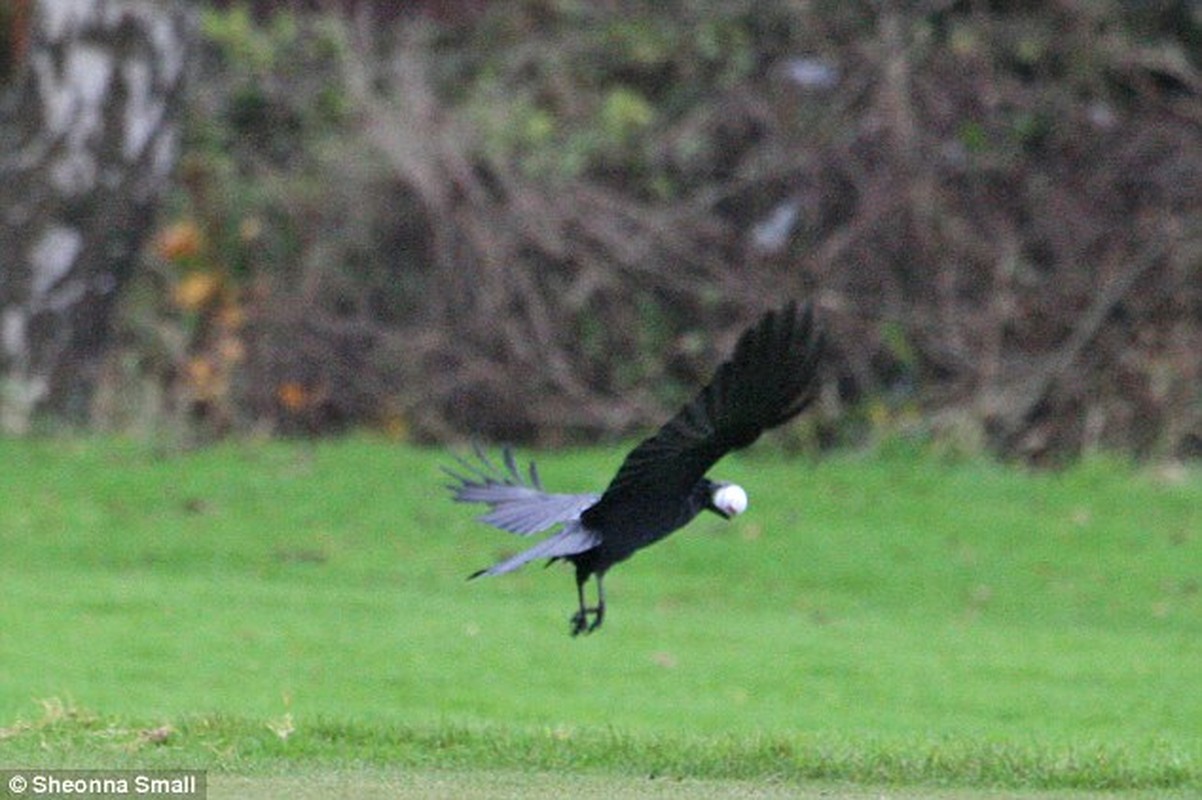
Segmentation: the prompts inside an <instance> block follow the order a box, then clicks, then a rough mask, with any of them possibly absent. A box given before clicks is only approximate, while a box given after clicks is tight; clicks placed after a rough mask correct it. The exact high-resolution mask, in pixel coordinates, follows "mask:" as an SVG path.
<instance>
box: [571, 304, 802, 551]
mask: <svg viewBox="0 0 1202 800" xmlns="http://www.w3.org/2000/svg"><path fill="white" fill-rule="evenodd" d="M822 344H823V338H822V335H821V333H820V332H819V331H817V330H816V327H815V324H814V315H813V311H812V310H811V308H810V307H809V306H808V305H806V306H798V305H797V304H796V303H791V304H789V305H787V306H785V307H784V308H781V309H779V310H776V311H770V312H768V313H767V314H765V315H764V316H763V317H761V318H760V320H759V321H758V322H757V323H756V324H755V325H753V326H752V327H751V328H748V329H747V330H746V331H745V332H744V333H743V335H742V336H741V337H740V338H739V342H738V344H737V345H736V346H735V351H734V353H733V355H731V357H730V359H728V360H727V361H726V363H724V364H723V365H722V366H720V367H719V368H718V371H717V372H716V373H715V374H714V377H713V379H712V380H711V381H710V383H709V385H707V386H706V387H705V388H704V389H702V390H701V391H700V392H699V393H698V394H697V396H696V397H694V398H693V400H692V401H691V402H689V403H688V404H687V405H685V407H684V408H682V409H681V410H680V411H679V412H677V414H676V416H674V417H672V419H670V420H669V421H668V422H667V423H665V424H664V426H663V427H662V428H660V429H659V431H658V432H656V433H655V434H654V435H653V436H651V437H650V438H648V439H646V440H644V441H643V442H642V443H641V444H639V445H638V446H637V447H635V448H634V450H632V451H631V452H630V454H629V455H627V456H626V460H625V461H624V462H623V463H622V466H621V468H619V470H618V473H617V475H615V476H614V479H613V481H612V482H611V483H610V484H609V487H608V488H607V489H606V490H605V493H604V494H603V495H602V496H601V499H600V500H599V501H598V502H597V503H596V504H595V505H593V506H592V507H590V508H589V509H587V511H585V512H584V514H583V516H582V520H583V522H584V524H585V525H586V526H587V527H589V528H593V529H595V530H605V525H606V521H607V520H610V521H613V520H616V519H617V518H619V517H621V516H624V515H628V514H630V513H634V512H636V511H637V510H638V509H639V508H640V507H641V506H642V505H643V504H648V503H654V502H657V501H662V500H669V499H670V500H675V499H677V498H680V497H683V496H685V495H687V494H688V493H689V492H690V491H691V490H692V489H693V487H694V486H695V485H696V483H697V482H698V481H699V480H700V479H701V478H702V477H703V476H704V475H705V473H706V472H707V471H708V470H709V468H710V467H711V466H713V464H714V462H716V461H717V460H718V459H720V458H722V456H724V455H726V454H727V453H728V452H730V451H731V450H737V449H739V448H742V447H746V446H747V445H749V444H751V443H752V442H754V441H755V440H756V439H758V438H759V436H760V434H762V433H763V432H764V431H765V430H767V429H769V428H773V427H776V426H777V425H780V424H782V423H784V422H787V421H788V420H790V419H792V418H793V417H794V416H796V415H797V414H799V413H800V412H801V411H802V410H803V409H804V408H805V407H806V406H807V405H809V404H810V402H811V401H812V400H813V399H814V396H815V394H816V390H817V379H816V378H817V371H818V361H819V359H820V358H821V355H822Z"/></svg>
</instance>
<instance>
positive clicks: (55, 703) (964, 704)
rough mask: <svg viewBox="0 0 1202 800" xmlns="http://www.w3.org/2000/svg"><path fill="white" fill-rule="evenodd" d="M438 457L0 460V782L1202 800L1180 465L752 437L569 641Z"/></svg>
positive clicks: (241, 450) (583, 460) (1199, 551)
mask: <svg viewBox="0 0 1202 800" xmlns="http://www.w3.org/2000/svg"><path fill="white" fill-rule="evenodd" d="M620 457H621V452H620V449H617V450H604V451H601V450H598V451H586V452H571V453H559V454H545V455H542V456H540V459H539V460H540V468H541V471H542V473H543V477H544V480H546V481H547V482H548V483H549V484H550V485H551V486H552V487H554V488H559V489H562V490H565V491H572V490H584V489H593V488H598V487H600V486H603V485H604V483H605V481H606V480H607V478H608V477H609V475H611V474H612V472H613V470H614V469H615V468H616V466H617V461H618V460H619V459H620ZM441 459H442V455H441V454H440V453H437V452H431V451H423V450H420V449H414V448H409V447H401V446H396V445H391V444H387V443H383V442H378V441H372V440H365V439H352V440H347V441H341V442H329V443H321V444H317V445H312V446H308V445H301V444H284V443H267V444H242V445H225V446H221V447H217V448H213V449H211V450H206V451H201V452H196V453H191V454H187V455H165V456H160V455H156V454H155V453H154V452H153V451H152V450H151V449H150V448H149V447H148V446H144V445H139V444H132V443H124V442H119V441H111V440H95V439H84V440H43V441H34V442H17V441H0V461H2V463H4V464H5V465H6V467H7V468H6V469H4V470H3V471H2V474H0V552H2V553H3V556H2V558H0V585H2V587H3V589H2V595H0V767H4V766H32V765H42V766H154V765H158V766H173V767H178V766H196V767H205V768H209V769H211V770H213V771H214V772H215V774H217V775H229V776H260V777H261V778H262V779H263V780H271V781H281V780H283V781H285V782H286V781H287V780H291V779H294V778H295V776H296V774H297V773H298V772H299V773H304V774H306V775H312V776H313V778H312V779H313V781H315V782H316V783H318V784H320V783H321V782H322V781H323V780H326V779H328V778H329V776H330V775H333V774H339V771H340V770H341V771H346V770H350V771H351V772H352V773H353V774H360V773H361V771H366V773H363V774H367V775H369V776H374V777H369V778H368V779H366V780H368V781H369V782H370V781H373V780H374V781H377V782H379V783H380V784H381V785H383V786H385V787H387V786H390V785H391V783H390V782H391V781H394V780H395V779H396V776H398V775H405V776H409V777H410V778H412V777H413V776H415V775H417V776H426V778H427V779H429V780H434V781H435V782H437V781H442V780H444V779H445V778H446V776H447V775H456V776H465V775H466V776H473V775H474V776H477V777H478V776H480V775H492V776H494V777H495V776H496V775H511V776H512V775H517V776H526V777H523V778H515V779H514V780H517V781H518V782H519V783H521V782H522V781H524V780H527V779H528V778H529V776H551V775H557V774H558V775H559V777H557V778H555V779H554V780H555V781H565V780H579V781H585V782H586V783H587V782H588V781H591V780H594V779H597V780H602V782H603V783H604V781H630V780H639V781H643V780H648V776H656V777H657V778H659V779H661V780H660V781H659V783H653V784H647V785H648V786H651V785H657V786H658V785H664V784H663V781H665V780H667V781H709V782H716V783H713V784H712V785H716V786H723V785H725V784H723V783H722V782H724V781H736V782H739V781H742V782H748V785H755V786H759V787H761V788H762V787H766V786H767V787H770V786H777V785H783V786H786V787H788V786H792V787H794V788H796V787H797V786H799V785H809V784H810V782H815V781H816V782H819V783H820V784H821V785H822V786H831V785H835V786H847V785H851V786H853V787H854V786H879V785H889V786H894V787H897V786H932V785H942V786H951V787H978V788H979V787H1001V788H1002V789H1007V790H1019V789H1024V790H1025V789H1080V790H1158V791H1159V790H1163V791H1171V792H1177V791H1180V792H1187V791H1193V790H1197V789H1199V788H1202V761H1200V756H1202V681H1200V680H1199V678H1202V596H1200V595H1202V591H1200V583H1202V473H1199V472H1198V471H1197V470H1196V469H1194V470H1190V469H1177V470H1168V469H1154V468H1142V469H1141V468H1133V467H1130V466H1127V465H1124V464H1122V463H1118V462H1115V461H1108V460H1105V459H1094V460H1091V461H1089V462H1087V463H1085V464H1083V465H1081V466H1078V467H1076V468H1074V469H1071V470H1069V471H1067V472H1062V473H1038V474H1031V473H1026V472H1023V471H1020V470H1017V469H1012V468H1003V467H1000V466H996V465H992V464H988V463H979V462H973V461H966V462H960V463H955V464H950V463H944V462H941V461H939V460H938V459H935V458H933V457H931V456H930V455H928V454H925V453H922V452H920V451H917V450H913V449H908V448H906V447H904V446H895V447H893V448H887V449H886V450H884V451H882V452H878V453H874V454H871V455H854V454H846V455H839V456H834V457H831V458H828V459H824V460H822V461H819V462H810V461H805V460H796V459H786V458H784V457H781V456H779V455H777V454H774V453H773V452H772V450H771V448H770V447H766V448H761V449H760V450H758V451H752V452H751V453H748V454H746V455H741V456H739V457H734V458H731V459H728V460H727V461H726V462H723V464H721V465H720V466H719V468H718V470H716V474H718V475H720V476H721V477H724V478H729V479H733V480H737V481H739V482H740V483H742V484H743V485H744V486H745V487H746V488H747V489H748V492H749V494H750V496H751V507H750V509H749V511H748V513H747V514H745V515H744V516H743V517H741V518H740V519H739V520H737V521H735V522H733V523H727V522H724V521H722V520H720V519H718V518H717V517H708V515H707V517H708V518H706V519H702V520H699V521H698V522H695V523H694V524H693V525H692V526H691V527H690V528H688V529H687V530H686V531H684V532H681V533H679V534H677V535H676V536H673V537H671V538H669V539H668V540H666V541H664V542H663V543H661V544H658V545H656V546H655V547H654V548H652V549H650V550H648V551H646V552H644V553H641V554H640V555H638V556H636V557H635V558H634V559H633V560H631V561H630V562H628V563H627V564H624V565H622V566H620V567H618V568H617V569H615V570H614V572H613V573H611V575H610V578H609V580H608V581H607V589H608V594H609V600H610V604H611V608H610V613H609V615H608V616H607V619H606V625H605V627H604V628H603V629H602V630H601V631H599V632H598V633H596V634H594V635H593V636H591V637H587V638H582V639H578V640H574V639H571V638H570V637H569V636H568V635H567V631H568V625H567V617H568V614H569V613H570V611H571V610H572V605H573V603H574V591H573V584H572V579H571V573H570V570H569V569H567V568H565V567H562V566H553V567H552V568H550V569H549V570H545V571H544V570H542V569H539V568H537V567H529V568H527V569H526V570H524V571H522V572H520V573H518V574H515V575H511V576H505V577H503V578H498V579H490V580H485V581H478V582H473V583H467V582H465V581H464V577H465V576H466V575H467V574H468V573H469V572H471V571H472V570H473V569H476V568H478V567H480V566H483V565H486V564H488V563H489V562H490V561H491V560H492V559H494V558H496V557H499V556H501V555H503V554H505V553H507V552H511V551H512V550H513V549H514V548H516V547H518V546H521V545H523V544H525V542H522V541H521V540H517V539H515V538H513V537H510V536H508V535H506V534H504V533H501V532H497V531H492V530H491V529H487V528H485V527H483V526H481V525H478V524H477V523H474V522H473V521H472V517H473V510H472V509H470V508H467V507H462V506H455V505H453V504H451V503H450V502H448V501H447V499H446V498H445V496H444V492H443V490H442V488H441V484H442V482H443V481H442V479H441V476H440V474H439V473H438V471H437V464H438V463H439V461H440V460H441ZM272 776H274V777H272ZM431 776H432V777H431ZM590 776H592V777H590ZM596 776H601V777H600V778H597V777H596ZM232 779H233V778H232V777H231V780H232ZM469 780H470V778H469ZM533 780H538V778H537V777H535V778H533ZM272 785H274V784H272ZM455 786H456V787H457V788H455V791H458V792H460V793H461V794H464V795H465V796H466V795H471V792H470V791H466V790H465V789H464V788H463V786H462V785H460V784H455ZM556 787H558V788H556ZM576 788H579V787H576ZM728 788H729V787H728ZM562 789H563V786H562V784H561V783H553V784H552V790H555V791H558V790H562ZM572 791H576V789H572ZM717 791H719V792H720V791H721V790H717ZM824 791H825V790H824ZM839 791H843V792H844V796H847V797H852V796H858V795H856V794H855V790H853V789H849V790H839ZM281 793H283V794H293V796H295V794H294V793H291V792H288V791H285V790H281ZM451 793H452V794H453V792H451ZM523 793H525V794H526V795H527V796H535V795H537V792H534V791H533V790H531V789H530V788H529V787H526V789H522V790H519V791H515V793H514V794H515V796H520V795H521V794H523ZM581 793H583V790H581ZM623 793H624V794H626V793H627V792H623ZM645 796H668V795H653V794H647V795H645ZM714 796H719V795H718V794H715V795H714ZM764 796H771V795H764ZM832 796H840V795H839V794H838V793H836V794H835V795H832ZM981 796H987V795H981ZM988 796H992V795H988ZM998 796H1001V795H998ZM1006 796H1011V795H1006ZM1013 796H1020V795H1013Z"/></svg>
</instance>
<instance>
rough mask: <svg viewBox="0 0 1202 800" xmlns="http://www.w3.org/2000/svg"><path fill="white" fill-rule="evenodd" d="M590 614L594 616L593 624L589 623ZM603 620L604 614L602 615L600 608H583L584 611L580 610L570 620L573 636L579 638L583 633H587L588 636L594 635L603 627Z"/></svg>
mask: <svg viewBox="0 0 1202 800" xmlns="http://www.w3.org/2000/svg"><path fill="white" fill-rule="evenodd" d="M589 614H592V615H593V621H592V623H589V621H588V615H589ZM602 618H603V614H602V611H601V609H598V608H582V609H580V610H579V611H577V612H576V613H575V614H573V615H572V617H571V619H569V620H568V621H569V622H570V623H571V625H572V635H573V636H579V635H580V634H582V633H586V634H587V633H592V632H593V631H595V630H597V628H600V627H601V620H602Z"/></svg>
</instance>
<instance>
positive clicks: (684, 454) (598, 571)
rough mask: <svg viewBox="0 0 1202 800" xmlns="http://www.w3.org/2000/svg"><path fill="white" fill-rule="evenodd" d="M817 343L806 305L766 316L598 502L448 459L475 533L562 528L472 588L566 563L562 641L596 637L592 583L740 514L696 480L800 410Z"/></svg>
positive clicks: (501, 468) (515, 473) (716, 488)
mask: <svg viewBox="0 0 1202 800" xmlns="http://www.w3.org/2000/svg"><path fill="white" fill-rule="evenodd" d="M822 341H823V340H822V335H821V333H819V332H818V331H817V330H816V327H815V324H814V315H813V312H812V311H811V309H810V307H809V306H808V305H807V306H804V307H799V306H798V305H797V304H796V303H791V304H789V305H787V306H785V307H784V308H782V309H780V310H777V311H771V312H768V313H767V314H765V315H764V316H763V317H761V318H760V320H759V322H757V323H756V324H755V325H753V326H752V327H750V328H748V329H747V330H746V331H745V332H744V333H743V335H742V336H741V337H740V338H739V342H738V344H737V345H735V351H734V355H732V356H731V357H730V359H729V360H728V361H727V362H726V363H725V364H723V365H722V366H720V367H719V368H718V371H717V373H716V374H715V375H714V377H713V379H712V380H711V381H710V383H709V385H708V386H706V387H705V388H704V389H702V390H701V391H700V392H699V393H698V394H697V396H696V397H694V398H693V400H692V401H691V402H690V403H688V404H687V405H686V406H685V407H684V408H682V409H681V410H680V411H679V412H678V413H677V414H676V416H674V417H672V419H670V420H668V422H667V423H666V424H665V425H664V426H663V427H662V428H660V429H659V431H657V432H656V433H655V435H654V436H651V437H650V438H648V439H646V440H644V441H643V442H642V443H640V444H639V445H638V446H637V447H635V448H634V450H632V451H631V452H630V454H629V455H627V456H626V460H625V461H624V462H622V466H621V468H619V469H618V474H617V475H616V476H614V479H613V481H612V482H611V483H610V484H609V487H608V488H607V489H606V490H605V492H604V493H602V494H600V495H597V494H553V493H550V492H546V491H544V490H543V485H542V481H541V480H540V479H539V475H538V470H537V469H536V468H535V466H534V464H533V463H531V464H530V467H529V474H528V475H527V476H523V475H522V473H521V472H520V471H519V469H518V466H517V463H516V461H515V460H514V456H513V452H512V451H511V450H509V449H508V448H506V449H505V450H504V451H503V462H504V463H503V465H498V464H496V463H494V462H493V461H491V460H490V459H489V458H488V456H487V455H485V454H484V452H483V450H481V449H480V448H479V447H477V448H476V456H477V458H478V459H479V462H478V463H469V462H468V461H466V460H464V459H459V464H460V467H461V468H462V470H461V471H458V472H457V471H455V470H453V469H447V470H446V471H447V473H448V474H449V475H450V476H451V477H452V478H453V479H454V480H455V483H454V484H452V485H451V486H449V487H448V488H450V490H451V492H452V494H453V495H454V498H455V500H457V501H459V502H464V503H485V504H487V505H488V506H489V512H488V513H487V514H485V515H484V516H482V517H481V518H480V520H481V521H482V522H486V523H488V524H489V525H493V526H495V527H497V528H501V529H502V530H506V531H509V532H511V533H516V534H519V535H521V536H528V535H530V534H533V533H540V532H542V531H545V530H547V529H549V528H552V527H554V526H556V525H561V526H562V527H561V529H560V530H559V531H558V532H557V533H555V534H554V535H553V536H549V537H547V538H546V539H544V540H542V541H541V542H539V543H538V544H537V545H535V546H534V547H532V548H530V549H529V550H525V551H523V552H521V553H518V554H517V555H515V556H513V557H512V558H508V559H506V560H504V561H502V562H500V563H498V564H495V565H494V566H492V567H489V568H488V569H482V570H480V571H479V572H476V573H474V574H473V575H472V576H471V577H472V578H476V577H479V576H480V575H500V574H502V573H505V572H511V571H512V570H515V569H517V568H518V567H520V566H522V565H523V564H525V563H526V562H528V561H533V560H535V559H539V558H548V559H550V560H551V562H553V561H558V560H561V559H562V560H566V561H570V562H572V564H574V565H575V567H576V594H577V598H578V600H579V609H578V610H577V611H576V613H575V614H573V615H572V617H571V624H572V635H573V636H575V635H578V634H580V633H586V632H590V633H591V632H592V631H594V630H596V629H597V628H599V627H601V622H602V621H603V620H604V619H605V588H604V586H603V585H602V580H603V579H604V577H605V573H606V571H607V570H608V569H609V568H610V567H612V566H613V565H614V564H617V563H618V562H619V561H624V560H625V559H627V558H629V557H630V556H631V555H632V554H633V553H634V552H635V551H636V550H639V549H641V548H644V547H646V546H647V545H649V544H653V543H654V542H657V541H659V540H660V539H662V538H664V537H665V536H667V535H668V534H670V533H672V532H673V531H675V530H676V529H677V528H680V527H682V526H684V525H685V524H687V523H688V522H689V521H690V520H692V519H693V517H695V516H697V515H698V514H699V513H701V512H702V511H712V512H714V513H715V514H718V515H719V516H722V517H725V518H726V519H730V518H731V517H734V516H735V515H737V514H740V513H742V512H743V511H744V510H745V509H746V508H747V493H746V492H744V491H743V489H742V488H741V487H739V486H737V485H735V484H733V483H726V482H723V481H716V480H712V479H711V478H708V477H706V472H707V471H708V470H709V468H710V467H711V466H713V464H714V463H715V462H716V461H718V459H720V458H722V456H724V455H726V454H727V453H729V452H730V451H731V450H737V449H739V448H741V447H746V446H747V445H749V444H751V443H752V442H754V441H755V440H756V439H758V438H759V436H760V434H761V433H763V432H764V431H765V430H767V429H769V428H773V427H776V426H777V425H780V424H782V423H784V422H787V421H788V420H790V419H792V418H793V417H794V416H796V415H797V414H799V413H800V412H801V411H802V410H803V409H804V408H805V407H806V406H808V405H809V404H810V402H811V401H812V400H813V399H814V396H815V393H816V389H817V383H818V382H817V371H818V370H817V368H818V360H819V358H820V357H821V353H822ZM548 563H550V562H548ZM590 575H595V576H596V577H597V605H595V606H593V607H589V606H588V605H587V604H586V603H585V600H584V585H585V583H586V582H587V581H588V579H589V576H590ZM590 615H591V617H592V621H591V623H590V620H589V617H590Z"/></svg>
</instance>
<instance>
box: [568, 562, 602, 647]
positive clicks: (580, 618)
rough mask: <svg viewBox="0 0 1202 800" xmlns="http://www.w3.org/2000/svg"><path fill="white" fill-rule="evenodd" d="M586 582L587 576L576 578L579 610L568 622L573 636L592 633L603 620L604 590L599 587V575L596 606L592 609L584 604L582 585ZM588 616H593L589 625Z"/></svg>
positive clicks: (599, 577)
mask: <svg viewBox="0 0 1202 800" xmlns="http://www.w3.org/2000/svg"><path fill="white" fill-rule="evenodd" d="M587 580H588V576H587V575H583V576H582V575H577V576H576V598H577V600H578V601H579V603H580V608H579V610H578V611H577V612H576V613H575V614H573V615H572V618H571V620H570V622H571V623H572V635H573V636H579V635H580V634H582V633H592V632H593V631H595V630H597V628H600V627H601V621H602V620H603V619H605V588H604V587H603V586H602V585H601V573H597V605H596V606H594V607H593V608H589V607H588V606H587V605H586V604H585V602H584V584H585V582H586V581H587ZM589 614H592V615H593V621H592V623H591V624H590V623H589V621H588V615H589Z"/></svg>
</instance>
